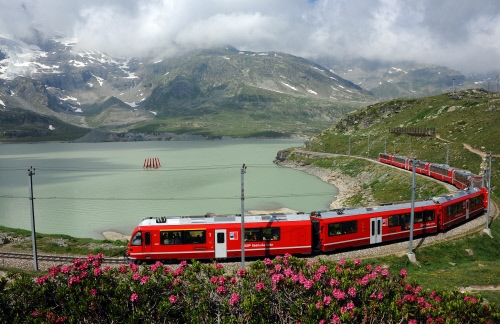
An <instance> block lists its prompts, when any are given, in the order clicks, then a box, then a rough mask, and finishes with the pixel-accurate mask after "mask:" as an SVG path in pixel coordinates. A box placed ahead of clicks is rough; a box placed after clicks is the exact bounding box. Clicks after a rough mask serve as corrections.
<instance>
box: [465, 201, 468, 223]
mask: <svg viewBox="0 0 500 324" xmlns="http://www.w3.org/2000/svg"><path fill="white" fill-rule="evenodd" d="M465 219H469V199H467V200H466V201H465Z"/></svg>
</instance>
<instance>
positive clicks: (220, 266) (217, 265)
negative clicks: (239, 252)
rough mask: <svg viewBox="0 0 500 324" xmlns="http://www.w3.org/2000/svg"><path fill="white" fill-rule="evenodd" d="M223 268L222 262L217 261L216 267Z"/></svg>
mask: <svg viewBox="0 0 500 324" xmlns="http://www.w3.org/2000/svg"><path fill="white" fill-rule="evenodd" d="M222 268H224V266H223V265H222V264H220V263H217V264H216V265H215V269H222Z"/></svg>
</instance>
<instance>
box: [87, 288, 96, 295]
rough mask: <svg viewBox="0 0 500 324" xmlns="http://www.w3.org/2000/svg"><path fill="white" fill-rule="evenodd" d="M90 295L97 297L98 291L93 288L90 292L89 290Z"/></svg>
mask: <svg viewBox="0 0 500 324" xmlns="http://www.w3.org/2000/svg"><path fill="white" fill-rule="evenodd" d="M89 293H90V294H91V295H92V296H95V295H97V290H96V289H94V288H92V289H90V290H89Z"/></svg>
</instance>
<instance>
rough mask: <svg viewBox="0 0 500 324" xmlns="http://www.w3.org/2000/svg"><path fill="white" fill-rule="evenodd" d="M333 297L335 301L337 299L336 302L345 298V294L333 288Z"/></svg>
mask: <svg viewBox="0 0 500 324" xmlns="http://www.w3.org/2000/svg"><path fill="white" fill-rule="evenodd" d="M333 297H335V299H337V300H342V299H344V298H345V292H343V291H342V290H340V289H338V288H334V289H333Z"/></svg>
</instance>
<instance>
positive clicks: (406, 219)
mask: <svg viewBox="0 0 500 324" xmlns="http://www.w3.org/2000/svg"><path fill="white" fill-rule="evenodd" d="M410 219H411V215H410V214H402V215H400V220H399V224H400V225H401V229H409V228H410Z"/></svg>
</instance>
